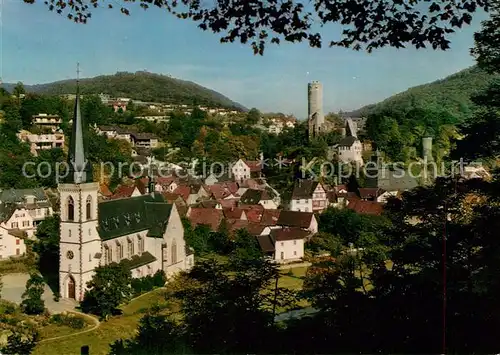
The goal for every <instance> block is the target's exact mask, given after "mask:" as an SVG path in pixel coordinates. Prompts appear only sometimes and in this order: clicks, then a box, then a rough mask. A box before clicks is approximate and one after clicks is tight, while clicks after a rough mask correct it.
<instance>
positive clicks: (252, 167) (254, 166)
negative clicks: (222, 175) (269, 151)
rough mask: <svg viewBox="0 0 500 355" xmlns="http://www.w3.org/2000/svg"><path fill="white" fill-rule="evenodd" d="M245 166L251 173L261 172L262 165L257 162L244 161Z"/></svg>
mask: <svg viewBox="0 0 500 355" xmlns="http://www.w3.org/2000/svg"><path fill="white" fill-rule="evenodd" d="M245 164H246V165H247V166H248V167H249V168H250V172H251V173H257V172H260V171H262V164H261V162H260V161H259V160H255V161H254V160H246V161H245Z"/></svg>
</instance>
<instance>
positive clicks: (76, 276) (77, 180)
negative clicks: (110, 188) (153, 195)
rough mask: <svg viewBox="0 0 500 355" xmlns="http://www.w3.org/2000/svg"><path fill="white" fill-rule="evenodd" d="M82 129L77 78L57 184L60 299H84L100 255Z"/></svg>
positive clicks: (94, 190)
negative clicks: (63, 168) (67, 142)
mask: <svg viewBox="0 0 500 355" xmlns="http://www.w3.org/2000/svg"><path fill="white" fill-rule="evenodd" d="M78 74H79V71H78ZM85 128H86V126H85V125H84V123H83V121H82V116H81V113H80V93H79V83H78V79H77V88H76V99H75V111H74V116H73V127H72V133H71V138H70V148H69V152H68V162H67V163H68V166H67V170H66V172H67V175H66V177H65V179H64V182H63V183H59V185H58V190H59V196H60V205H61V211H60V212H61V228H60V244H59V246H60V254H59V293H60V295H61V297H62V298H72V299H75V300H76V301H81V300H82V299H83V294H84V293H85V289H86V283H87V282H88V281H89V280H90V279H91V278H92V275H93V271H94V268H96V267H97V266H99V261H100V258H101V240H100V238H99V234H98V232H97V221H98V218H97V217H98V216H97V213H98V209H97V203H98V202H97V194H98V190H99V184H98V183H97V182H93V180H92V165H91V164H90V162H89V161H88V160H87V157H86V153H87V149H86V139H85V138H86V137H85V136H86V135H85V131H84V129H85Z"/></svg>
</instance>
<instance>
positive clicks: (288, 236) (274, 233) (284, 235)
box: [271, 227, 311, 242]
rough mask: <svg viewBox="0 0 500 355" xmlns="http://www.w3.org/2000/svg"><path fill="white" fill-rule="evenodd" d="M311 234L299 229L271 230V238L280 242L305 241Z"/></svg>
mask: <svg viewBox="0 0 500 355" xmlns="http://www.w3.org/2000/svg"><path fill="white" fill-rule="evenodd" d="M310 234H311V232H309V231H306V230H303V229H302V228H297V227H291V228H289V227H285V228H281V229H273V230H271V237H272V238H273V239H274V240H275V241H278V242H282V241H286V240H295V239H304V238H306V237H307V236H308V235H310Z"/></svg>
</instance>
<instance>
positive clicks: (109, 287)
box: [80, 263, 132, 319]
mask: <svg viewBox="0 0 500 355" xmlns="http://www.w3.org/2000/svg"><path fill="white" fill-rule="evenodd" d="M94 271H95V273H94V275H93V276H92V280H90V281H89V282H88V283H87V287H88V290H86V291H85V294H84V296H83V301H82V302H81V304H80V307H81V308H82V310H83V311H84V312H85V313H92V314H95V315H99V316H100V317H101V318H103V319H107V318H108V316H110V315H112V314H115V313H116V312H117V311H118V306H119V305H120V304H122V303H123V302H125V301H127V300H129V299H130V297H131V295H132V288H131V287H130V284H131V282H132V275H131V273H130V270H129V269H128V268H127V267H126V266H125V265H123V264H117V263H112V264H109V265H105V266H99V267H97V268H96V269H95V270H94Z"/></svg>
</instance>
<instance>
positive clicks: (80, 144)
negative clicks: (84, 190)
mask: <svg viewBox="0 0 500 355" xmlns="http://www.w3.org/2000/svg"><path fill="white" fill-rule="evenodd" d="M76 76H77V79H76V98H75V112H74V115H73V127H72V133H71V141H70V149H69V154H68V164H69V176H68V177H69V180H70V182H71V183H74V184H82V183H85V182H91V181H92V171H91V165H90V163H89V162H88V161H87V159H86V155H85V137H84V131H83V129H84V125H83V120H82V115H81V113H80V63H78V64H77V69H76Z"/></svg>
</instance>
